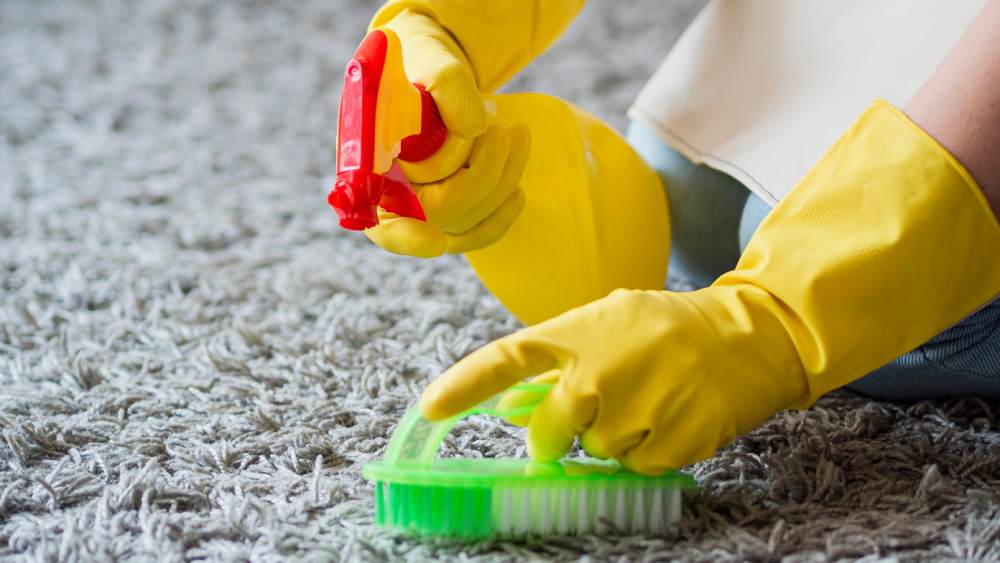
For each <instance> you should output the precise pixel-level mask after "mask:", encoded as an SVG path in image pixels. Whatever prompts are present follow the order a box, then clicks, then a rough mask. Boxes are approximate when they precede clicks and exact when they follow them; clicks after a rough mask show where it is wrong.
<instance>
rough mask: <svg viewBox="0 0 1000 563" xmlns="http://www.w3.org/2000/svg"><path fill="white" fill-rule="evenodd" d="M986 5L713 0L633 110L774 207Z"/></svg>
mask: <svg viewBox="0 0 1000 563" xmlns="http://www.w3.org/2000/svg"><path fill="white" fill-rule="evenodd" d="M984 3H985V0H837V1H823V0H713V1H712V2H710V3H709V5H708V6H707V7H706V8H705V9H704V10H703V11H702V12H701V14H699V15H698V17H697V18H696V19H695V21H694V22H693V23H692V24H691V26H690V27H689V28H688V29H687V30H686V31H685V33H684V35H683V36H681V38H680V40H678V42H677V44H676V45H675V46H674V48H673V50H672V51H671V52H670V53H669V54H668V55H667V57H666V59H664V61H663V63H662V64H661V65H660V67H659V69H658V70H657V71H656V72H655V73H654V74H653V76H652V78H651V79H650V80H649V82H648V83H647V84H646V86H645V87H644V88H643V89H642V91H641V92H640V93H639V96H638V98H637V99H636V101H635V103H634V104H633V105H632V107H631V108H630V109H629V117H630V118H632V119H633V120H635V121H638V122H639V123H641V124H643V125H645V126H647V127H649V128H651V129H652V130H654V131H657V132H658V133H659V135H660V137H661V138H662V139H663V140H664V141H665V142H666V143H667V144H669V145H670V146H672V147H674V148H675V149H677V150H678V151H680V152H681V153H682V154H684V155H685V156H687V157H688V158H689V159H691V160H693V161H694V162H699V163H704V164H706V165H708V166H710V167H712V168H716V169H718V170H721V171H723V172H725V173H727V174H729V175H731V176H733V177H734V178H736V179H737V180H739V181H740V182H742V183H743V184H744V185H746V186H747V187H748V188H749V189H751V190H752V191H753V192H754V193H756V194H757V195H758V196H760V197H761V198H762V199H763V200H764V201H766V202H768V203H770V204H772V205H773V204H775V203H777V202H778V201H780V200H781V199H782V198H783V197H784V196H785V195H786V194H787V193H788V192H789V191H790V190H791V188H792V186H794V185H795V183H796V182H797V181H798V180H799V178H801V177H802V176H803V175H805V173H806V172H807V171H808V169H809V168H810V167H811V166H812V164H813V163H815V162H816V161H818V160H819V159H820V157H821V156H822V154H823V152H824V151H825V150H826V149H827V148H828V147H829V146H830V145H832V144H833V142H834V141H835V140H836V139H837V138H838V137H839V136H840V134H841V133H842V132H843V131H844V130H846V129H847V128H848V127H849V126H850V124H851V123H852V122H853V121H854V120H855V118H857V117H858V116H859V115H860V114H861V112H862V111H863V110H864V109H865V108H866V107H867V106H868V105H870V104H871V102H872V101H874V100H875V99H876V98H880V97H881V98H885V99H886V100H888V101H889V102H890V103H892V104H893V105H895V106H897V107H902V106H903V105H905V104H906V103H907V102H908V101H909V100H910V98H911V97H912V96H913V95H914V94H915V93H916V92H917V90H918V89H919V88H920V86H921V85H922V84H923V83H924V81H926V80H927V78H929V77H930V75H931V73H932V72H933V71H934V69H935V68H936V67H937V65H938V64H939V63H940V62H941V60H942V59H943V58H944V56H945V55H946V54H947V52H948V50H949V49H950V48H951V46H952V45H954V43H955V42H956V41H957V40H958V37H959V36H960V35H961V34H962V32H963V31H964V30H965V28H966V27H967V26H968V25H969V24H970V23H971V21H972V19H973V18H974V17H975V15H976V14H977V13H978V11H979V10H980V9H981V8H982V6H983V4H984Z"/></svg>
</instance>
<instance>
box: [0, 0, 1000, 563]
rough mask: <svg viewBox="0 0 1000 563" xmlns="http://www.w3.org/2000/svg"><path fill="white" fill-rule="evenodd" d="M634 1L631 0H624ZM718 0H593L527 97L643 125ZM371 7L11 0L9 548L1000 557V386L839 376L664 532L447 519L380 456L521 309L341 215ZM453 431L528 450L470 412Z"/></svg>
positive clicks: (88, 552)
mask: <svg viewBox="0 0 1000 563" xmlns="http://www.w3.org/2000/svg"><path fill="white" fill-rule="evenodd" d="M622 6H627V8H622ZM698 7H699V6H698V3H697V2H691V1H683V2H681V1H677V2H671V3H663V2H661V1H660V0H644V1H641V2H629V3H627V4H625V3H619V2H611V1H610V0H606V1H604V0H593V1H592V3H591V5H590V6H589V7H588V8H587V9H586V11H585V13H584V14H583V16H582V17H581V18H580V20H579V21H578V22H577V23H576V24H574V27H573V28H572V30H571V32H570V33H569V35H568V37H567V38H566V39H565V40H564V41H562V42H561V43H560V44H559V45H558V46H557V47H556V48H555V49H553V50H552V51H551V52H550V53H548V54H547V55H545V56H544V57H542V59H541V60H539V61H538V63H537V64H536V65H534V66H533V67H532V68H531V69H529V70H528V71H527V72H526V73H525V74H524V75H522V76H521V77H519V78H517V79H516V80H515V82H514V84H513V85H512V88H513V89H540V90H546V91H550V92H554V93H557V94H561V95H563V96H565V97H567V98H569V99H572V100H574V101H576V102H578V103H580V104H582V105H583V106H585V107H587V108H590V109H591V110H593V111H595V112H596V113H598V114H599V115H601V116H603V117H606V118H607V119H609V120H610V121H611V122H612V123H614V124H615V125H616V126H618V127H622V126H623V125H624V123H625V121H624V110H625V108H626V107H627V105H628V104H629V102H630V101H631V99H632V97H633V96H634V95H635V93H636V92H637V91H638V89H639V87H640V86H641V85H642V83H643V81H644V79H645V77H646V76H648V75H649V73H650V72H651V71H652V70H653V69H654V68H655V66H656V64H657V62H658V60H659V59H660V57H662V55H663V54H664V53H665V52H666V51H667V49H668V48H669V46H670V44H671V43H672V42H673V41H674V40H675V39H676V36H677V34H678V33H679V32H680V30H681V29H682V28H683V26H684V25H686V24H687V22H688V21H690V19H691V18H692V17H693V16H694V14H695V13H696V11H697V9H698ZM373 10H374V6H373V5H372V4H371V3H369V2H362V1H360V0H359V1H347V0H297V1H290V0H289V1H285V2H268V1H264V0H190V1H174V0H143V1H142V2H132V1H129V0H72V1H59V2H57V1H55V0H5V1H4V2H0V284H2V288H0V291H2V296H3V300H2V304H0V385H2V388H0V433H2V437H3V439H2V440H0V556H2V557H4V558H10V559H23V560H35V561H56V560H60V561H63V560H65V561H73V560H77V561H83V560H116V559H136V560H150V561H152V560H163V561H171V560H186V559H209V560H252V561H278V560H309V561H327V560H357V559H362V560H393V559H397V558H412V559H417V560H423V559H432V558H434V559H436V558H442V559H444V558H455V559H466V558H473V557H474V558H483V559H487V560H513V559H521V558H525V559H527V558H546V559H549V558H551V559H573V558H578V557H589V558H591V559H597V560H605V559H625V560H638V559H656V560H665V559H678V560H689V561H716V560H778V559H786V560H789V561H823V560H840V559H865V560H878V559H883V558H884V559H894V558H895V559H900V560H918V559H926V560H941V559H977V560H980V559H1000V547H998V544H1000V502H998V499H1000V438H998V436H1000V434H998V433H997V430H998V421H997V419H998V416H1000V408H998V405H996V404H987V403H984V402H982V401H979V400H975V399H954V400H948V401H938V402H924V403H919V404H915V405H902V404H891V403H883V402H875V401H871V400H867V399H865V398H862V397H859V396H856V395H852V394H850V393H847V392H838V393H834V394H832V395H831V396H829V397H827V398H825V399H824V400H822V401H821V402H820V403H819V404H818V405H817V406H816V407H814V408H812V409H810V410H808V411H806V412H787V413H782V414H780V415H778V416H776V417H775V418H774V419H773V420H771V421H770V422H768V423H767V424H766V425H765V426H764V427H763V428H761V429H760V430H759V431H757V432H755V433H753V434H752V435H750V436H747V437H745V438H742V439H740V440H739V441H738V442H737V443H736V444H735V445H733V446H732V447H730V448H727V449H726V450H725V451H723V452H721V453H720V455H719V456H718V457H716V458H715V459H713V460H710V461H707V462H704V463H701V464H698V465H696V466H694V467H691V468H690V470H691V471H692V472H693V473H694V475H696V476H697V479H698V481H699V483H700V488H699V490H698V491H696V492H693V493H691V494H689V495H688V496H687V497H686V499H685V514H684V522H683V523H682V524H681V525H680V526H678V527H677V528H676V529H674V530H673V531H671V532H670V533H669V534H667V535H665V536H662V537H642V536H640V537H619V538H613V537H582V538H546V539H541V538H532V539H528V540H525V541H521V542H513V543H499V542H498V543H483V544H474V545H463V544H454V543H449V542H427V543H422V542H416V541H413V540H411V539H408V538H406V537H404V536H400V535H395V534H390V533H386V532H384V531H380V530H377V529H375V528H373V526H372V490H371V487H370V486H369V485H368V484H367V483H366V482H365V481H364V480H363V479H362V478H361V475H360V470H361V467H362V466H363V465H364V464H365V463H366V462H368V461H370V460H373V459H376V458H378V457H380V455H381V454H382V451H383V448H384V447H385V444H386V440H387V438H388V436H389V434H390V433H391V431H392V430H393V427H394V425H395V422H396V420H397V419H398V418H399V416H400V415H401V413H402V412H403V410H404V409H405V407H406V406H407V405H408V404H410V403H411V402H412V401H414V400H415V398H416V397H417V396H418V393H419V392H420V390H421V388H422V387H423V385H424V384H425V383H426V382H427V381H428V380H429V379H431V378H433V377H434V376H435V375H436V374H437V373H439V372H440V371H441V370H442V369H443V368H445V367H446V366H448V365H449V364H451V363H452V362H453V361H455V360H456V359H458V358H460V357H462V356H463V355H464V354H467V353H468V352H470V351H472V350H473V349H475V348H476V347H478V346H481V345H482V344H485V343H486V342H488V341H490V340H491V339H494V338H497V337H499V336H502V335H504V334H507V333H509V332H511V331H513V330H515V329H516V328H517V324H516V322H515V321H513V320H512V319H511V317H510V316H509V315H508V314H507V313H506V312H505V311H504V310H503V309H502V308H501V307H500V306H499V305H498V304H497V302H496V301H495V300H494V299H493V298H491V297H490V296H489V295H488V294H487V293H486V292H485V291H484V290H483V288H482V287H481V286H480V285H479V283H478V281H477V280H476V279H475V277H474V276H473V275H472V274H471V272H470V271H469V269H468V268H467V267H466V266H465V265H464V263H463V262H462V260H461V259H460V258H457V257H450V258H445V259H440V260H435V261H420V260H414V259H407V258H401V257H394V256H389V255H387V254H384V253H382V252H380V251H379V250H377V249H375V248H374V247H372V246H371V245H370V244H369V243H368V242H367V241H366V240H365V239H364V237H362V236H358V235H356V234H351V233H346V232H343V231H340V230H338V228H337V227H336V224H335V221H334V217H333V215H332V213H331V211H330V210H329V209H328V208H327V207H326V205H325V202H324V196H325V193H326V189H327V187H328V185H329V184H330V180H331V176H332V174H333V171H334V137H335V117H336V111H337V99H338V87H339V86H338V83H339V82H340V77H341V72H342V69H343V65H344V63H345V61H346V59H347V58H348V56H349V55H350V53H351V52H352V51H353V47H354V46H355V45H356V43H357V42H358V40H359V39H360V38H361V36H362V34H363V30H364V24H365V22H366V21H367V19H368V18H369V17H370V15H371V13H372V12H373ZM445 449H446V452H445V453H446V454H447V455H458V454H464V455H467V456H492V455H505V456H511V455H523V442H522V436H521V434H520V433H519V432H518V431H516V430H514V429H512V428H510V427H506V426H503V425H500V424H497V423H495V422H491V421H488V420H480V421H470V422H468V423H466V424H464V425H462V426H461V427H460V428H459V429H458V430H457V431H456V432H455V433H454V434H453V435H452V436H451V437H450V438H449V439H448V441H447V443H446V448H445Z"/></svg>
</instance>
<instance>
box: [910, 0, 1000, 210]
mask: <svg viewBox="0 0 1000 563" xmlns="http://www.w3.org/2000/svg"><path fill="white" fill-rule="evenodd" d="M903 111H904V112H906V114H907V115H908V116H909V117H910V119H912V120H913V121H914V122H915V123H916V124H917V125H919V126H920V127H921V128H922V129H923V130H924V131H927V133H929V134H930V135H931V136H932V137H934V138H935V139H936V140H937V141H938V142H939V143H941V145H943V146H944V148H946V149H948V151H949V152H950V153H951V154H952V155H954V157H955V158H956V159H958V161H959V162H961V163H962V164H963V165H964V166H965V168H966V169H967V170H968V171H969V173H970V174H972V177H973V178H975V180H976V182H977V183H978V184H979V186H980V187H981V188H982V190H983V193H984V194H985V195H986V199H987V201H989V203H990V207H992V208H993V214H994V215H996V216H997V217H998V218H1000V0H990V2H988V3H987V4H986V7H985V8H983V10H982V11H981V12H980V13H979V15H978V16H976V19H975V20H973V22H972V25H970V26H969V28H968V29H967V30H966V31H965V33H964V34H962V37H961V38H960V39H959V40H958V43H956V44H955V46H954V47H953V48H952V49H951V52H949V53H948V56H947V57H945V59H944V61H942V62H941V65H940V66H939V67H938V68H937V70H935V71H934V74H933V75H931V77H930V79H929V80H928V81H927V82H926V83H925V84H924V86H923V87H922V88H921V89H920V91H919V92H917V95H916V96H914V97H913V100H911V101H910V103H909V104H907V105H906V107H905V108H904V110H903Z"/></svg>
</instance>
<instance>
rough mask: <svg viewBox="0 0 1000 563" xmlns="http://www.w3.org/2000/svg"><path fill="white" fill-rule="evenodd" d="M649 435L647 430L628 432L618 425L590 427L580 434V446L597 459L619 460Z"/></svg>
mask: <svg viewBox="0 0 1000 563" xmlns="http://www.w3.org/2000/svg"><path fill="white" fill-rule="evenodd" d="M648 435H649V430H648V429H639V430H630V429H627V428H622V427H620V425H616V426H615V427H609V425H602V426H601V427H600V428H598V427H596V426H595V425H592V426H591V427H590V428H588V429H587V431H586V432H584V433H582V434H580V446H582V447H583V449H584V451H586V452H587V453H588V454H590V455H591V456H593V457H596V458H598V459H620V458H621V457H622V456H623V454H625V452H627V451H630V450H631V449H632V448H634V447H636V446H638V445H639V444H640V443H642V441H643V440H645V439H646V437H647V436H648Z"/></svg>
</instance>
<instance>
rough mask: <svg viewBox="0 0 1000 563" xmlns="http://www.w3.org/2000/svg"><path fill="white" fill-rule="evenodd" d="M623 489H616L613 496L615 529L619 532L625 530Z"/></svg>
mask: <svg viewBox="0 0 1000 563" xmlns="http://www.w3.org/2000/svg"><path fill="white" fill-rule="evenodd" d="M625 509H626V504H625V489H618V492H617V494H615V527H616V528H618V529H619V530H624V529H625Z"/></svg>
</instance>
